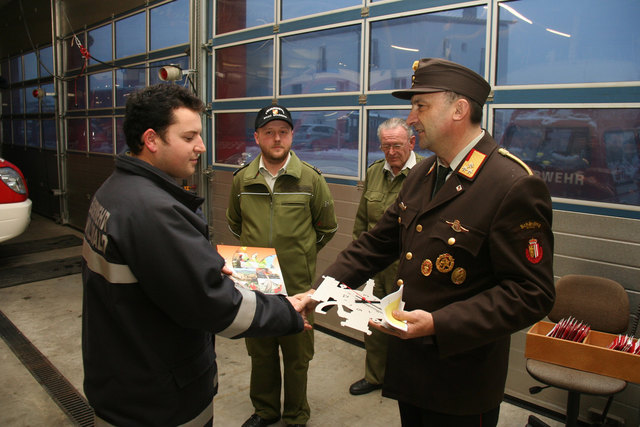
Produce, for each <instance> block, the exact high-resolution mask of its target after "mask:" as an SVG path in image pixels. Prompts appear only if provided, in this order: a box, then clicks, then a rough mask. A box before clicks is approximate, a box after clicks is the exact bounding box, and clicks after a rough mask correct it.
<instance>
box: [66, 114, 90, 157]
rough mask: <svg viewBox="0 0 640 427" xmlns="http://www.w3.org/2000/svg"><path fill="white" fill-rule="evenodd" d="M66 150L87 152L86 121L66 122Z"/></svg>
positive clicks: (70, 120) (71, 120) (74, 120)
mask: <svg viewBox="0 0 640 427" xmlns="http://www.w3.org/2000/svg"><path fill="white" fill-rule="evenodd" d="M67 148H68V149H69V150H78V151H87V121H86V120H85V119H69V120H67Z"/></svg>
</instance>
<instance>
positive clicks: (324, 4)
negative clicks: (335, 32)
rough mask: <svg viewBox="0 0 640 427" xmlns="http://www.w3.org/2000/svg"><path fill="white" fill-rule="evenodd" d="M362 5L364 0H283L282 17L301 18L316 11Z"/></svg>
mask: <svg viewBox="0 0 640 427" xmlns="http://www.w3.org/2000/svg"><path fill="white" fill-rule="evenodd" d="M360 5H362V0H324V1H317V0H282V19H292V18H299V17H301V16H305V15H311V14H314V13H322V12H329V11H331V10H336V9H342V8H345V7H350V6H360Z"/></svg>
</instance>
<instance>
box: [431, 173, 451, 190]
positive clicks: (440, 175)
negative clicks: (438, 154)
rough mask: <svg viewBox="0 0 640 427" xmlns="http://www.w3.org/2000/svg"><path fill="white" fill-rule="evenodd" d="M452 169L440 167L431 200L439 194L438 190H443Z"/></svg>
mask: <svg viewBox="0 0 640 427" xmlns="http://www.w3.org/2000/svg"><path fill="white" fill-rule="evenodd" d="M450 170H451V169H449V168H448V167H447V166H442V165H440V166H438V172H437V175H436V185H434V186H433V193H432V194H431V198H433V197H434V196H435V195H436V193H437V192H438V190H440V188H442V186H443V185H444V181H445V180H446V179H447V175H449V171H450Z"/></svg>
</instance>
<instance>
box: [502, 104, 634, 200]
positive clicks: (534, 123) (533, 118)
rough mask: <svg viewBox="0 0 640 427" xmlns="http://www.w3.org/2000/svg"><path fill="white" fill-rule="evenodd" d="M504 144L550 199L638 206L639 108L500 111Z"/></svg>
mask: <svg viewBox="0 0 640 427" xmlns="http://www.w3.org/2000/svg"><path fill="white" fill-rule="evenodd" d="M495 113H496V114H495V121H494V124H495V125H494V134H495V137H496V140H498V141H500V144H501V145H502V146H504V147H505V148H507V149H508V150H509V151H511V152H512V153H513V154H515V155H517V156H518V157H520V158H521V159H522V160H523V161H525V162H526V163H527V164H528V165H529V166H530V167H531V169H533V170H534V172H535V173H536V174H538V175H540V176H541V177H542V178H543V179H544V180H545V182H546V183H547V185H548V186H549V190H550V192H551V195H552V196H554V197H564V198H571V199H580V200H590V201H595V202H609V203H623V204H629V205H640V191H639V189H638V185H639V184H640V172H639V169H638V166H639V164H640V160H639V157H638V152H639V151H640V150H639V148H640V139H639V135H640V109H604V108H603V109H588V108H585V109H518V110H515V109H498V110H496V111H495Z"/></svg>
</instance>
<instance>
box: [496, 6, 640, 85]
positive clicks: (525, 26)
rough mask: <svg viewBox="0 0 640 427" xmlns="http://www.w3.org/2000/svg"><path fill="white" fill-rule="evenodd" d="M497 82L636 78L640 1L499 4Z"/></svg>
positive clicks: (639, 53) (639, 75) (639, 70)
mask: <svg viewBox="0 0 640 427" xmlns="http://www.w3.org/2000/svg"><path fill="white" fill-rule="evenodd" d="M499 6H501V7H499V8H498V12H499V19H500V28H499V34H498V69H497V83H498V84H499V85H516V84H545V83H548V84H553V83H590V82H617V81H628V80H634V81H635V80H640V49H638V45H639V44H640V26H638V17H640V2H637V1H628V0H611V1H606V2H603V1H599V0H565V1H556V0H521V1H516V2H506V3H499Z"/></svg>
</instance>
